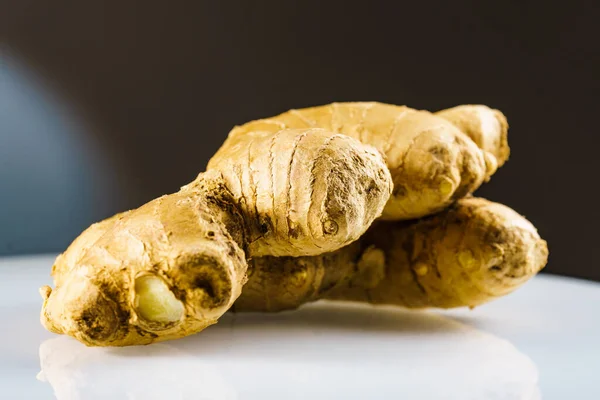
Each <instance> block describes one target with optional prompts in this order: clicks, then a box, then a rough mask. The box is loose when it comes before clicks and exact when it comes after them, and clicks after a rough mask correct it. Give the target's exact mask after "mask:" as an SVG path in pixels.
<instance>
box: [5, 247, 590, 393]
mask: <svg viewBox="0 0 600 400" xmlns="http://www.w3.org/2000/svg"><path fill="white" fill-rule="evenodd" d="M52 260H53V257H48V256H38V257H21V258H5V259H2V260H0V317H1V321H2V325H3V327H4V329H2V330H1V331H0V398H2V399H4V398H6V399H38V398H39V399H47V398H55V396H56V398H58V399H61V400H66V399H69V400H73V399H107V398H110V399H144V400H146V399H335V398H340V399H399V398H406V399H438V398H439V399H461V400H464V399H477V400H479V399H494V400H496V399H519V400H528V399H537V398H539V396H540V393H541V397H542V398H544V399H566V398H574V397H573V396H574V393H577V395H576V397H575V398H577V399H588V398H589V399H600V387H599V386H598V385H597V384H596V382H595V380H597V379H598V377H599V376H600V344H599V340H600V321H599V315H600V314H599V313H598V306H599V305H600V285H597V284H592V283H587V282H583V281H578V280H573V279H564V278H556V277H547V276H542V277H537V278H535V279H534V280H533V281H532V282H530V283H529V284H527V285H526V286H525V287H524V288H522V289H521V290H519V291H518V292H516V293H515V294H513V295H510V296H507V297H506V298H503V299H500V300H498V301H496V302H494V303H491V304H489V305H486V306H482V307H480V308H478V309H476V310H473V311H469V310H456V311H451V312H443V313H442V312H410V311H404V310H401V309H396V308H392V307H371V306H366V305H358V304H343V303H331V302H329V303H326V302H321V303H317V304H312V305H309V306H305V307H302V308H301V309H300V310H298V311H295V312H285V313H279V314H269V315H262V314H236V315H227V316H225V317H224V318H223V319H222V320H221V322H220V323H219V324H217V325H216V326H213V327H211V328H209V329H207V330H206V331H204V332H202V333H200V334H198V335H195V336H192V337H189V338H185V339H181V340H177V341H171V342H166V343H160V344H154V345H151V346H143V347H131V348H120V349H106V348H87V347H85V346H83V345H81V344H80V343H78V342H76V341H75V340H72V339H70V338H68V337H62V336H56V335H52V334H50V333H48V332H46V331H45V330H44V329H43V328H42V327H41V326H40V324H39V322H38V312H39V307H40V303H41V299H40V297H39V295H38V294H37V289H38V287H39V286H41V285H43V284H49V283H51V280H50V277H49V271H50V266H51V264H52ZM36 377H37V379H36Z"/></svg>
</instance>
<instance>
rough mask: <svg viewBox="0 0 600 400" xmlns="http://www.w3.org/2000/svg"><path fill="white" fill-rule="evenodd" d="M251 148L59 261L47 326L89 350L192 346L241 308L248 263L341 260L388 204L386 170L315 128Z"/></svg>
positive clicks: (93, 235) (117, 219) (265, 139)
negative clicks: (195, 336) (184, 341)
mask: <svg viewBox="0 0 600 400" xmlns="http://www.w3.org/2000/svg"><path fill="white" fill-rule="evenodd" d="M252 138H253V140H252V141H251V142H250V143H246V142H245V143H244V148H243V149H242V150H243V153H244V156H245V157H246V158H243V157H241V156H240V158H236V159H232V160H231V162H229V163H225V164H223V165H221V166H220V169H219V170H216V169H212V170H210V171H208V172H206V173H202V174H200V175H199V176H198V178H197V179H196V180H195V181H194V182H192V183H190V184H189V185H187V186H184V187H183V188H182V189H181V190H180V191H179V192H177V193H174V194H171V195H166V196H163V197H160V198H158V199H155V200H153V201H151V202H150V203H148V204H145V205H143V206H142V207H140V208H138V209H136V210H133V211H129V212H126V213H123V214H119V215H116V216H114V217H112V218H110V219H108V220H105V221H103V222H100V223H98V224H94V225H92V226H91V227H90V228H88V229H87V230H86V231H85V232H83V233H82V234H81V235H80V236H79V237H78V238H77V239H76V240H75V241H74V242H73V244H72V245H71V246H70V247H69V248H68V249H67V250H66V251H65V253H63V254H62V255H60V256H59V257H58V258H57V259H56V262H55V264H54V266H53V269H52V275H53V277H54V281H55V286H56V288H55V289H54V290H52V289H51V288H50V287H48V286H45V287H43V288H42V289H41V294H42V297H43V298H44V304H43V307H42V313H41V321H42V324H43V325H44V326H45V327H46V328H47V329H48V330H50V331H52V332H56V333H63V334H67V335H70V336H73V337H75V338H77V339H78V340H80V341H81V342H83V343H85V344H87V345H90V346H125V345H134V344H148V343H152V342H156V341H161V340H168V339H174V338H178V337H183V336H187V335H190V334H192V333H195V332H198V331H200V330H202V329H204V328H206V327H207V326H209V325H211V324H214V323H215V322H216V321H217V319H218V318H219V317H220V316H221V315H222V314H223V313H225V312H226V311H227V310H228V309H229V308H230V306H231V305H232V304H233V302H234V301H235V299H236V298H237V297H238V296H239V294H240V292H241V289H242V285H243V284H244V283H245V282H246V269H247V267H248V265H247V262H246V258H247V257H253V256H263V255H282V254H285V255H288V256H308V255H316V254H320V253H323V252H327V251H334V250H337V249H339V248H341V247H344V246H346V245H348V244H349V243H351V242H353V241H355V240H356V239H358V238H359V237H360V236H361V235H362V234H363V233H364V232H365V231H366V230H367V228H368V227H369V226H370V225H371V223H372V222H373V221H374V220H375V218H377V217H378V216H379V215H380V214H381V212H382V210H383V207H384V206H385V204H386V202H387V200H388V199H389V196H390V193H391V191H392V180H391V177H390V174H389V171H388V169H387V168H386V166H385V162H384V160H383V158H382V157H381V155H380V154H379V153H378V152H377V151H376V150H375V149H373V148H372V147H370V146H368V145H363V144H361V143H360V142H358V141H357V140H355V139H352V138H350V137H347V136H344V135H340V134H335V133H331V132H327V131H324V130H322V129H312V128H311V129H304V130H302V129H300V130H284V131H281V132H278V133H277V134H275V135H268V136H267V135H264V134H260V133H259V134H256V135H253V136H252ZM290 143H295V146H289V144H290ZM286 144H287V146H286ZM271 145H272V146H274V147H275V146H278V145H279V146H280V147H281V149H280V150H279V151H278V152H277V153H276V156H275V153H273V152H272V150H273V149H272V148H271V147H270V146H271ZM236 157H237V156H236ZM253 160H257V162H259V163H260V164H259V165H262V167H260V168H259V167H258V166H255V165H254V164H253V162H254V161H253ZM263 163H264V164H263ZM266 166H270V167H269V168H268V169H267V168H266ZM254 168H257V169H254ZM236 174H239V175H236ZM236 178H237V180H234V179H236Z"/></svg>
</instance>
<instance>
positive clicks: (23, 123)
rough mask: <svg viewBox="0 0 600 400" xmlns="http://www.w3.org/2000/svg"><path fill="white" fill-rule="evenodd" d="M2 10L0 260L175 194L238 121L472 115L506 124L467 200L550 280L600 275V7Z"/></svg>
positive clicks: (61, 1)
mask: <svg viewBox="0 0 600 400" xmlns="http://www.w3.org/2000/svg"><path fill="white" fill-rule="evenodd" d="M174 3H177V5H175V4H174ZM2 4H3V10H2V12H1V13H0V29H1V30H2V35H3V38H4V39H5V40H3V42H4V43H5V44H6V46H4V51H3V57H2V60H3V64H2V65H3V77H4V85H3V86H1V87H0V92H3V93H4V95H2V94H0V105H2V110H3V113H4V114H3V115H4V117H3V118H0V132H4V133H0V155H1V156H2V158H1V159H2V160H3V161H1V162H3V168H2V169H3V170H4V175H2V174H1V173H0V184H2V189H0V190H1V192H0V194H1V196H2V197H1V198H0V205H1V206H2V207H1V209H2V210H4V211H3V214H2V213H1V212H0V229H1V232H2V233H1V234H0V253H3V254H14V253H23V252H40V251H60V250H62V249H63V248H64V247H65V246H66V245H67V244H68V242H69V241H70V240H72V239H73V238H74V237H75V236H76V234H77V233H79V231H81V230H82V229H83V228H85V227H86V226H87V225H88V224H89V223H90V222H92V221H93V220H97V219H100V218H104V217H106V216H108V215H110V214H112V213H114V212H117V211H119V210H123V209H128V208H133V207H137V206H138V205H140V204H142V203H144V202H146V201H148V200H150V199H152V198H154V197H156V196H158V195H160V194H163V193H166V192H172V191H176V190H177V189H178V187H179V186H180V185H182V184H185V183H187V182H188V181H190V180H192V179H193V178H194V177H195V176H196V174H197V173H198V172H200V171H202V170H203V169H204V167H205V165H206V162H207V161H208V159H209V157H210V156H211V155H212V154H213V153H214V152H215V150H216V149H217V148H218V146H219V145H220V144H221V143H222V141H223V140H224V138H225V136H226V134H227V132H228V131H229V129H230V128H231V127H232V126H233V125H235V124H239V123H243V122H245V121H248V120H251V119H256V118H258V117H264V116H270V115H273V114H276V113H280V112H283V111H285V110H287V109H289V108H300V107H305V106H311V105H319V104H324V103H329V102H332V101H348V100H355V101H356V100H377V101H382V102H389V103H395V104H407V105H409V106H412V107H415V108H425V109H430V110H438V109H442V108H447V107H451V106H454V105H457V104H462V103H482V104H487V105H489V106H492V107H495V108H499V109H501V110H502V111H503V112H504V113H505V114H506V115H507V117H508V119H509V123H510V125H511V129H510V133H509V141H510V145H511V149H512V155H511V158H510V161H509V162H508V163H507V164H506V165H505V166H504V167H503V168H502V169H501V170H500V171H499V172H498V173H497V174H496V175H495V176H494V178H493V180H492V181H491V182H490V183H489V184H487V185H486V186H485V187H483V188H482V189H481V190H480V191H479V192H478V194H479V195H481V196H485V197H488V198H490V199H493V200H496V201H500V202H503V203H506V204H508V205H510V206H511V207H513V208H515V209H516V210H517V211H519V212H520V213H522V214H524V215H526V216H527V217H528V218H529V219H530V220H531V221H532V222H533V223H534V224H535V225H536V226H537V227H538V229H539V231H540V233H541V235H542V236H543V237H544V238H545V239H547V240H548V242H549V246H550V253H551V256H550V262H549V265H548V267H547V269H546V271H547V272H553V273H560V274H565V275H571V276H578V277H585V278H593V279H597V280H600V266H599V265H598V261H597V257H596V254H597V252H598V248H599V247H600V246H599V244H598V240H599V239H600V235H599V234H598V231H599V225H600V208H599V206H598V197H597V195H596V193H597V192H598V190H597V187H598V185H599V183H598V179H597V175H598V172H600V161H599V155H598V145H599V144H600V139H599V136H598V134H599V132H598V130H599V127H600V115H599V114H600V113H599V109H598V106H599V102H598V94H599V91H598V89H599V84H598V83H599V80H600V73H599V72H600V58H599V53H600V52H599V50H600V46H599V41H600V30H599V29H598V20H599V19H600V13H599V12H598V6H597V2H594V1H589V2H585V1H568V2H567V1H562V2H559V1H545V2H530V1H507V0H504V1H494V2H489V1H481V0H479V1H475V0H473V1H467V0H463V1H448V2H444V1H438V2H418V1H410V2H405V1H396V2H393V1H384V2H381V1H370V2H369V1H357V2H352V1H344V2H333V1H320V2H310V1H306V0H305V1H301V2H295V1H270V2H257V1H243V0H239V1H195V2H189V3H182V2H164V1H144V2H134V1H129V0H122V1H118V2H117V1H115V2H108V1H66V0H53V1H51V2H47V1H41V0H20V1H18V2H17V1H14V2H8V1H7V0H5V1H3V2H2ZM183 4H185V5H183ZM9 89H10V90H9ZM23 93H25V95H23ZM2 96H4V98H2ZM19 99H21V100H19ZM36 99H38V100H36ZM40 99H41V100H40ZM18 101H22V103H18ZM36 101H37V102H38V103H39V104H38V103H36V104H37V105H36V106H32V102H33V103H35V102H36ZM40 115H41V117H39V116H40ZM53 116H54V117H53ZM56 116H59V117H60V118H58V121H54V122H52V123H50V122H48V121H50V120H52V118H55V119H56V118H57V117H56ZM36 118H38V119H36ZM39 118H41V119H39ZM44 118H45V119H44ZM33 120H35V121H37V122H35V123H34V122H32V121H33ZM2 121H4V122H2ZM7 121H8V122H7ZM40 132H41V133H40ZM65 132H66V133H65ZM36 135H38V136H36ZM65 135H67V136H68V137H67V138H66V139H65ZM11 143H12V146H13V147H12V148H11V147H10V145H11ZM15 143H16V144H15ZM56 143H59V145H56ZM53 146H54V147H53ZM7 160H8V161H7ZM11 160H12V161H11ZM61 171H62V172H61ZM19 174H22V176H23V177H21V176H20V175H19ZM15 177H17V178H15ZM2 179H4V180H2ZM57 182H58V183H57ZM57 185H58V187H59V189H57ZM61 185H62V186H61ZM2 203H4V204H2Z"/></svg>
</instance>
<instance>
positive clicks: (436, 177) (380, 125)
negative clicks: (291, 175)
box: [208, 102, 509, 220]
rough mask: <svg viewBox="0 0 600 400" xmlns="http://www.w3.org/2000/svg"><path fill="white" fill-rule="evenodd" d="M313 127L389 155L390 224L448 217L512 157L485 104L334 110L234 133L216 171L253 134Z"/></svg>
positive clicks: (263, 122)
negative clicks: (431, 216) (456, 203)
mask: <svg viewBox="0 0 600 400" xmlns="http://www.w3.org/2000/svg"><path fill="white" fill-rule="evenodd" d="M310 127H316V128H323V129H326V130H328V131H332V132H338V133H342V134H344V135H347V136H350V137H353V138H355V139H358V140H360V141H361V142H363V143H367V144H369V145H371V146H374V147H375V148H376V149H377V150H379V151H380V152H381V153H382V154H383V155H384V156H385V159H386V163H387V166H388V168H389V170H390V172H391V175H392V179H393V182H394V193H393V195H392V197H391V198H390V200H389V202H388V204H387V205H386V207H385V209H384V211H383V216H382V217H383V218H384V219H388V220H399V219H412V218H418V217H422V216H424V215H429V214H432V213H434V212H437V211H440V210H442V209H443V208H445V207H447V206H448V205H450V204H451V203H452V202H453V201H455V200H457V199H459V198H461V197H464V196H466V195H467V194H470V193H472V192H473V191H475V190H476V189H477V188H478V187H479V186H480V185H481V184H482V183H483V182H484V181H486V180H488V179H489V178H490V176H491V175H492V174H493V173H494V172H495V171H496V169H497V168H498V167H499V166H501V165H502V164H504V162H505V161H506V160H507V159H508V155H509V148H508V142H507V131H508V124H507V122H506V118H505V117H504V115H503V114H502V113H501V112H500V111H498V110H492V109H490V108H488V107H486V106H483V105H467V106H458V107H455V108H451V109H448V110H444V111H440V112H437V113H435V114H432V113H429V112H427V111H419V110H414V109H411V108H409V107H405V106H395V105H390V104H382V103H376V102H363V103H333V104H329V105H325V106H320V107H311V108H304V109H299V110H290V111H288V112H285V113H283V114H280V115H278V116H275V117H272V118H266V119H260V120H256V121H252V122H249V123H247V124H244V125H242V126H238V127H236V128H234V129H233V130H232V131H231V133H230V134H229V137H228V139H227V140H226V141H225V143H224V144H223V146H222V147H221V148H220V149H219V151H218V152H217V153H216V154H215V156H214V157H213V158H212V160H211V161H210V162H209V164H208V168H209V169H210V168H217V169H219V167H220V166H221V165H223V164H227V163H228V162H230V160H231V159H232V153H233V152H232V149H234V148H237V147H238V146H240V142H245V141H247V137H248V135H252V134H255V133H257V132H262V133H265V134H267V133H271V134H272V133H275V132H278V131H280V130H282V129H290V128H310ZM469 137H470V139H471V140H470V139H469Z"/></svg>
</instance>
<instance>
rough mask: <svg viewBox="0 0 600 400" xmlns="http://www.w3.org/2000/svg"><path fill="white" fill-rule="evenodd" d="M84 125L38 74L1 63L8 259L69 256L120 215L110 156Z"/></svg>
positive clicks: (1, 191)
mask: <svg viewBox="0 0 600 400" xmlns="http://www.w3.org/2000/svg"><path fill="white" fill-rule="evenodd" d="M77 120H78V116H77V115H75V112H74V111H73V110H72V109H69V107H68V106H67V104H65V102H64V101H62V100H61V99H60V97H59V96H58V95H57V94H55V93H52V92H51V91H50V90H48V88H46V87H44V86H43V85H41V84H40V80H39V79H37V78H36V77H35V76H34V75H32V74H31V71H28V70H26V69H25V68H24V67H23V66H22V65H21V64H20V63H18V62H17V61H16V60H14V59H13V58H10V57H8V56H7V55H5V54H2V55H0V255H3V254H23V253H40V252H56V251H61V250H64V248H65V247H66V246H67V245H68V244H69V242H70V241H71V240H73V239H74V238H75V237H76V236H77V235H78V234H79V233H80V232H81V231H82V230H83V229H85V227H86V226H88V225H89V224H90V223H92V222H94V221H97V220H99V219H102V218H104V217H106V216H107V215H108V214H110V213H111V212H112V208H113V206H112V204H110V203H111V202H110V201H108V200H107V198H110V195H107V194H108V193H111V192H114V191H115V188H114V187H113V186H114V184H113V183H111V179H110V177H111V176H113V175H112V174H113V173H114V172H113V171H111V168H110V162H109V160H108V156H107V155H106V154H103V152H101V151H100V150H99V147H98V146H97V145H95V143H93V139H92V137H91V136H90V132H89V131H87V130H86V128H85V127H84V126H83V125H82V124H80V123H78V122H77ZM103 194H104V197H103Z"/></svg>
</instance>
